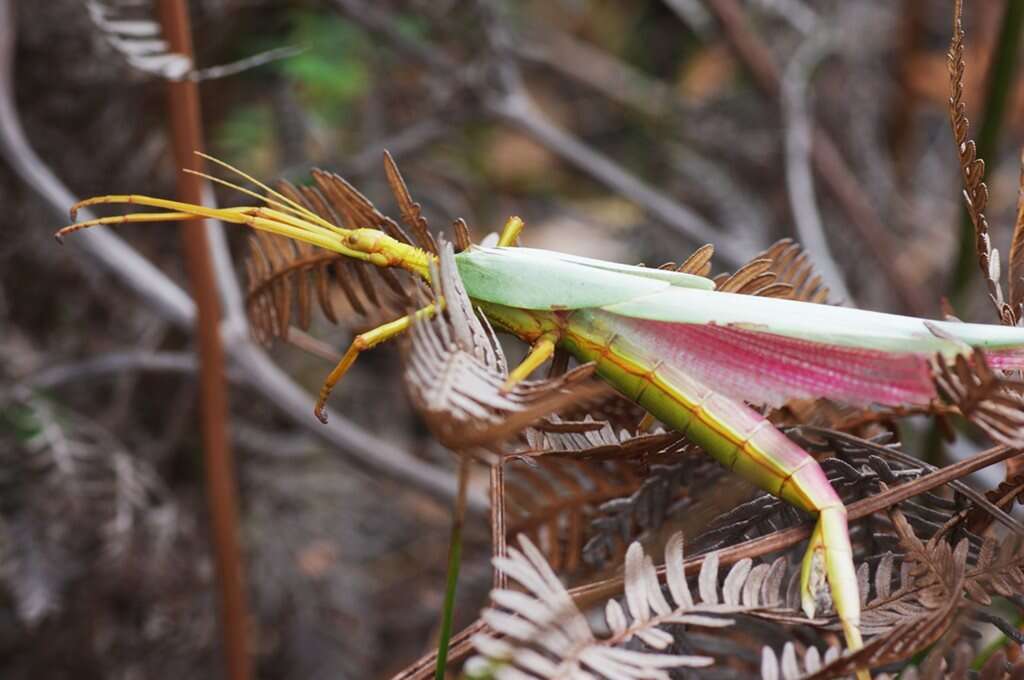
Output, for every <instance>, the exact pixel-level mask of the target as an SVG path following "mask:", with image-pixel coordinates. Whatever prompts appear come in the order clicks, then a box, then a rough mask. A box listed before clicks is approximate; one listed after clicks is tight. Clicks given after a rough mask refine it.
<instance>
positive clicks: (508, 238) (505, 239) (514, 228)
mask: <svg viewBox="0 0 1024 680" xmlns="http://www.w3.org/2000/svg"><path fill="white" fill-rule="evenodd" d="M524 226H525V224H524V223H523V220H522V219H521V218H519V217H516V216H515V215H513V216H512V217H510V218H508V221H507V222H505V227H504V228H503V229H502V230H501V236H499V237H498V245H499V246H514V245H515V244H516V240H517V239H518V238H519V234H520V233H521V232H522V231H523V227H524Z"/></svg>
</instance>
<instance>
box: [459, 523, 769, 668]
mask: <svg viewBox="0 0 1024 680" xmlns="http://www.w3.org/2000/svg"><path fill="white" fill-rule="evenodd" d="M519 543H520V547H521V550H516V549H515V548H512V549H510V550H509V555H508V557H498V558H495V560H494V563H495V567H496V568H497V569H500V570H501V571H503V572H505V573H506V574H507V575H508V576H509V577H510V578H511V579H512V580H514V581H516V582H518V583H519V584H520V585H521V586H522V587H523V588H524V589H525V591H526V592H525V593H524V592H519V591H512V590H495V591H494V592H493V593H492V602H493V603H494V605H495V606H494V607H492V608H490V609H487V610H485V611H484V613H483V616H482V619H483V621H484V622H485V623H486V624H487V625H488V626H489V627H490V629H491V630H492V631H494V633H496V634H497V635H500V636H502V637H503V639H499V638H498V637H496V636H493V635H489V634H480V635H477V636H476V637H475V638H474V640H473V642H474V645H475V646H476V649H477V651H478V652H479V653H480V654H481V655H482V656H484V657H487V660H486V661H483V660H478V661H477V662H476V664H477V665H480V664H487V665H488V666H489V667H490V668H493V669H496V671H497V674H498V675H499V676H502V677H504V676H505V674H506V673H507V674H508V675H507V677H520V678H570V677H587V675H586V674H591V675H592V676H594V677H607V678H665V679H666V680H667V678H668V677H669V675H668V672H667V669H668V668H678V667H688V666H706V665H709V664H710V663H711V662H712V660H711V659H710V658H708V657H694V656H681V655H675V654H662V653H646V652H641V651H633V650H631V649H626V648H624V647H623V646H624V645H625V644H626V643H628V642H630V641H631V640H633V639H637V640H639V641H640V642H642V643H643V644H644V645H645V646H646V647H649V648H651V649H654V650H658V651H661V650H665V649H667V648H668V647H669V645H671V644H672V642H673V641H674V638H673V636H672V634H671V633H669V632H668V631H667V630H665V629H664V626H666V625H673V624H674V625H684V626H694V627H699V628H711V629H714V628H722V627H727V626H730V625H732V624H733V622H734V621H733V620H732V619H730V618H729V616H730V615H738V614H750V613H756V612H761V611H769V610H771V609H772V608H773V607H774V606H775V603H776V602H777V599H778V598H779V597H780V592H779V589H778V587H777V585H778V584H775V586H771V585H768V584H769V583H770V582H769V580H768V579H767V578H766V576H767V571H768V567H767V566H764V565H761V566H764V568H763V569H759V568H753V567H752V563H751V561H750V560H742V561H740V562H738V563H737V564H735V565H733V567H732V568H731V569H730V570H729V572H728V574H726V576H725V578H724V581H723V582H722V583H721V584H720V582H719V573H718V556H717V554H715V553H712V554H711V555H709V556H708V557H707V559H705V560H704V562H703V565H702V567H701V572H700V575H699V576H698V578H697V593H694V592H692V591H691V589H690V585H689V583H688V582H687V578H686V573H685V569H684V566H683V564H684V562H683V539H682V534H675V535H674V536H673V537H672V538H670V539H669V541H668V544H667V545H666V548H665V569H666V581H667V583H666V584H665V585H666V586H667V593H666V592H664V591H663V588H664V587H665V586H663V584H662V583H661V582H660V581H659V580H658V576H657V571H656V569H655V567H654V562H653V561H652V560H651V558H650V556H649V555H645V554H644V550H643V548H642V547H641V546H640V544H639V543H633V544H632V545H631V546H630V547H629V550H628V551H627V553H626V562H625V579H624V591H625V597H624V601H625V606H623V605H622V604H620V602H619V601H618V600H614V599H613V600H609V601H608V603H607V604H606V606H605V622H606V624H607V626H608V629H609V631H610V634H609V635H608V636H607V637H601V638H599V637H598V636H596V635H595V634H594V632H593V631H592V630H591V628H590V625H589V624H588V623H587V619H586V617H584V616H583V614H582V613H581V612H580V610H579V609H578V608H577V606H576V604H575V603H574V602H573V600H572V598H571V597H570V596H569V594H568V592H567V591H566V590H565V587H564V586H563V585H562V583H561V581H559V580H558V577H557V576H556V575H555V573H554V571H553V570H552V569H551V567H550V566H549V565H548V563H547V562H546V561H545V560H544V556H543V555H542V554H541V552H540V550H538V549H537V547H536V546H534V545H533V543H532V542H530V540H529V539H527V538H526V537H522V536H521V537H520V540H519Z"/></svg>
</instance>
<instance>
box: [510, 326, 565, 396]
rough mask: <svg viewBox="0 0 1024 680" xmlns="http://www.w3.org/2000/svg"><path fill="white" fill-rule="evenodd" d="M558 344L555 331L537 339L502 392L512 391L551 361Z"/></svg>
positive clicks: (514, 370) (511, 374) (512, 373)
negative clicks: (538, 368) (521, 381)
mask: <svg viewBox="0 0 1024 680" xmlns="http://www.w3.org/2000/svg"><path fill="white" fill-rule="evenodd" d="M557 342H558V334H557V333H555V332H554V331H548V332H547V333H545V334H544V335H542V336H540V337H539V338H537V341H536V342H534V343H533V348H532V349H531V350H530V353H529V354H527V355H526V358H525V359H523V362H522V363H521V364H519V365H518V366H516V367H515V369H513V371H512V372H511V373H509V374H508V380H506V381H505V385H504V387H502V390H504V391H506V392H507V391H508V390H510V389H512V388H513V387H515V385H516V383H518V382H519V381H520V380H523V379H524V378H525V377H526V376H528V375H530V374H531V373H533V372H534V371H535V370H536V369H537V367H538V366H540V365H541V364H543V363H544V362H545V361H547V360H548V359H550V358H551V355H553V354H554V353H555V343H557Z"/></svg>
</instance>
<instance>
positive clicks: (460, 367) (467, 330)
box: [404, 243, 607, 450]
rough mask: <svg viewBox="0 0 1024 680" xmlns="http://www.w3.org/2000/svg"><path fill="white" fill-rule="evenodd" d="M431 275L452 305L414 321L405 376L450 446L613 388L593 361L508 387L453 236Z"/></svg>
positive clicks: (497, 435)
mask: <svg viewBox="0 0 1024 680" xmlns="http://www.w3.org/2000/svg"><path fill="white" fill-rule="evenodd" d="M431 280H432V281H435V282H436V285H437V288H436V289H435V291H434V296H435V297H434V300H435V303H436V304H440V300H441V299H442V298H443V300H444V306H445V312H444V313H443V314H439V315H436V316H435V317H433V318H431V319H422V320H419V321H417V322H415V323H414V324H413V326H412V330H411V332H410V337H411V342H410V343H409V348H408V350H407V352H406V357H405V364H406V367H405V373H404V376H405V384H406V387H407V388H408V390H409V393H410V396H411V397H412V401H413V404H414V405H415V406H416V408H417V410H418V411H419V412H420V414H421V415H422V416H423V417H424V419H425V420H426V422H427V425H428V426H429V427H430V429H431V431H432V432H433V433H434V435H435V436H436V437H437V438H438V439H439V440H440V441H441V443H442V444H444V445H445V446H447V447H449V448H451V449H455V450H465V449H471V448H474V447H490V446H494V445H496V444H499V443H500V442H502V441H503V440H506V439H508V438H510V437H512V436H514V435H515V434H517V433H518V432H519V431H521V430H523V429H524V428H526V427H527V426H529V425H531V424H533V423H535V422H536V421H538V420H540V419H541V418H544V417H546V416H548V415H550V414H551V413H554V412H556V411H558V410H560V409H563V408H565V407H566V406H568V405H569V404H572V403H579V402H580V401H583V402H585V401H586V400H588V399H591V398H594V397H597V396H600V395H602V394H604V393H605V392H606V389H607V388H605V387H604V386H603V385H601V384H599V383H597V382H595V381H591V380H589V378H590V376H591V374H592V373H593V368H594V367H593V365H592V364H587V365H584V366H580V367H578V368H575V369H573V370H572V371H569V372H568V373H565V374H564V375H561V376H559V377H557V378H552V379H549V380H542V381H523V382H520V383H517V384H516V385H515V386H514V387H513V388H512V389H506V388H505V381H506V378H507V368H506V366H507V365H506V363H505V358H504V355H503V354H502V352H501V346H500V345H499V344H498V342H497V339H496V338H495V337H494V332H493V330H492V329H491V328H490V327H489V326H488V327H486V328H485V327H484V325H483V324H482V323H481V321H480V319H479V318H478V317H477V316H476V314H475V313H474V312H473V308H472V303H471V301H470V299H469V296H468V295H467V294H466V290H465V288H464V287H463V285H462V280H461V279H460V278H459V275H458V269H457V268H456V265H455V253H454V251H453V249H452V246H451V244H450V243H445V244H443V245H442V247H441V253H440V264H439V267H438V269H437V271H436V272H434V273H432V275H431Z"/></svg>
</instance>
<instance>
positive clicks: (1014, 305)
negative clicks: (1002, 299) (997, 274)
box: [1008, 149, 1024, 319]
mask: <svg viewBox="0 0 1024 680" xmlns="http://www.w3.org/2000/svg"><path fill="white" fill-rule="evenodd" d="M1019 186H1020V188H1019V190H1018V194H1017V219H1016V220H1015V221H1014V223H1013V237H1012V238H1011V239H1010V267H1009V269H1010V270H1009V272H1008V278H1009V280H1010V308H1011V309H1013V311H1014V313H1015V314H1016V317H1017V318H1018V319H1020V318H1021V317H1022V316H1024V149H1022V150H1021V154H1020V180H1019Z"/></svg>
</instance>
